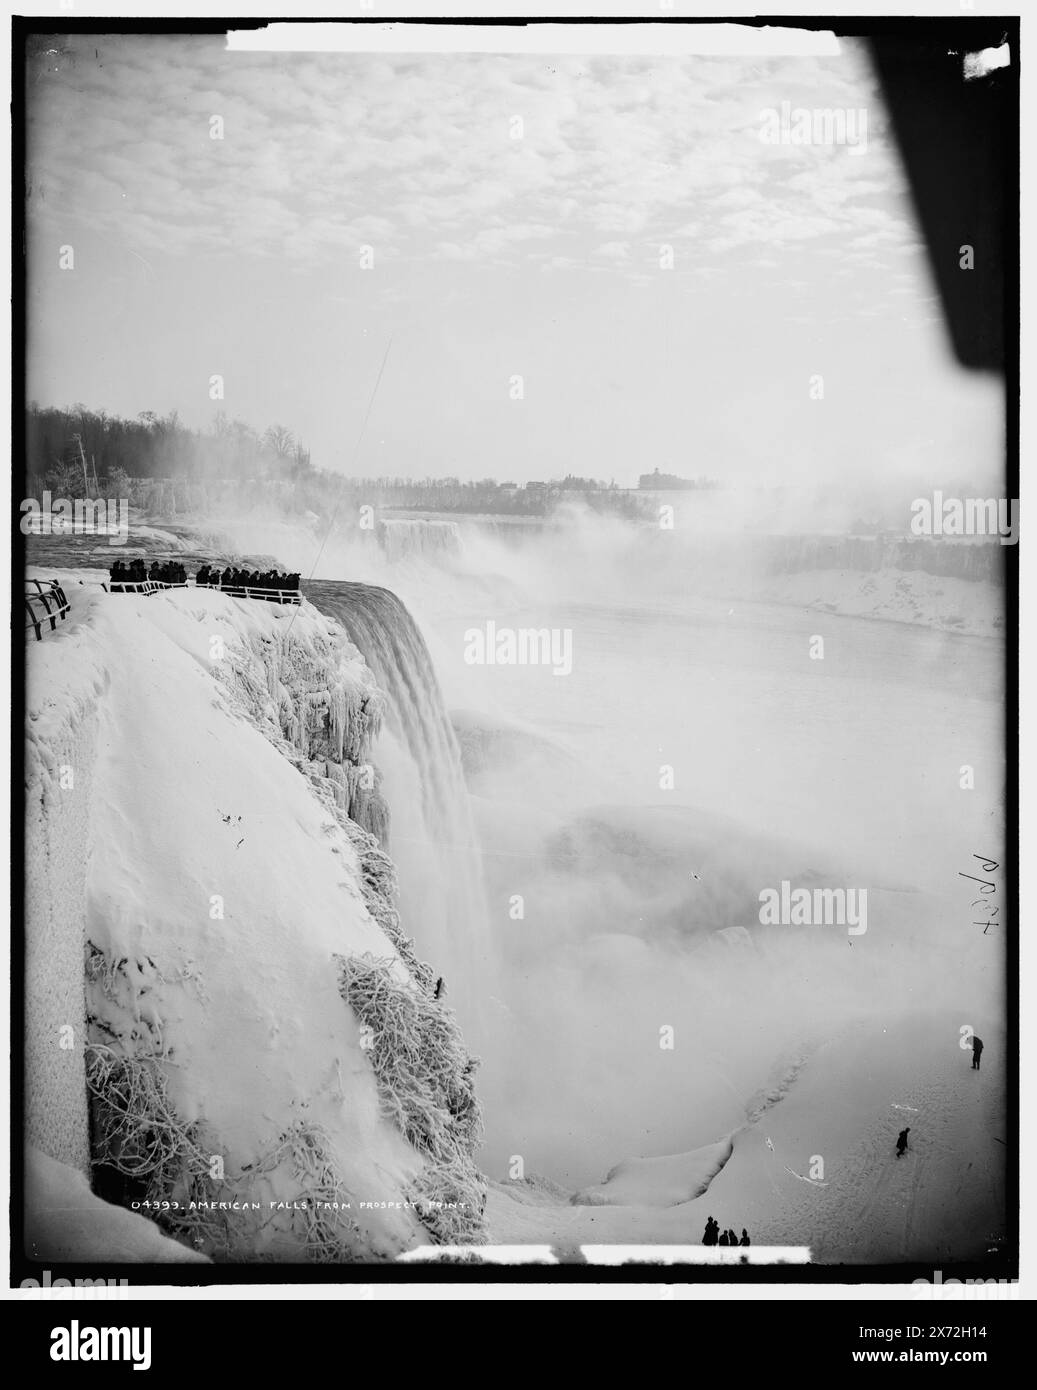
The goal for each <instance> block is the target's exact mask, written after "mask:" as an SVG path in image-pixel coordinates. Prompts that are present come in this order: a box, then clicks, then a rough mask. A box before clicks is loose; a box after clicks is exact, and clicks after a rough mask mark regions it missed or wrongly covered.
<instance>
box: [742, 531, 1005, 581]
mask: <svg viewBox="0 0 1037 1390" xmlns="http://www.w3.org/2000/svg"><path fill="white" fill-rule="evenodd" d="M751 544H752V546H753V550H754V558H756V559H757V566H758V568H760V567H762V570H763V572H764V573H770V574H794V573H796V572H798V571H800V570H809V569H822V570H823V569H849V570H879V569H892V570H901V571H907V570H925V571H927V572H928V573H929V574H938V575H945V576H948V577H952V578H957V579H967V580H971V581H973V582H975V581H977V580H982V579H985V580H989V581H990V582H991V583H993V584H1002V583H1003V582H1004V560H1005V556H1004V550H1003V547H1002V546H1001V545H1000V543H999V542H998V541H997V540H996V539H993V540H990V539H987V540H971V539H970V540H938V539H933V538H931V537H928V538H926V539H924V540H914V539H905V538H902V537H897V536H843V535H831V536H824V535H809V534H805V535H790V536H761V537H755V536H754V537H752V542H751Z"/></svg>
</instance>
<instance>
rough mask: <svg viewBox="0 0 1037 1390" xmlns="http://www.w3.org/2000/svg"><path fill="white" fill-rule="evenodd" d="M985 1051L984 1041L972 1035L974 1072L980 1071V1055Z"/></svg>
mask: <svg viewBox="0 0 1037 1390" xmlns="http://www.w3.org/2000/svg"><path fill="white" fill-rule="evenodd" d="M982 1051H983V1039H982V1038H977V1037H976V1035H975V1033H973V1035H972V1070H973V1071H979V1054H980V1053H981V1052H982Z"/></svg>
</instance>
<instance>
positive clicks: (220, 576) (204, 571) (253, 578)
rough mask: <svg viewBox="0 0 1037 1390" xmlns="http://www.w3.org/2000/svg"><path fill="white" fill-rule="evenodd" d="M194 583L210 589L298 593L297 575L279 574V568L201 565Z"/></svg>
mask: <svg viewBox="0 0 1037 1390" xmlns="http://www.w3.org/2000/svg"><path fill="white" fill-rule="evenodd" d="M194 582H195V583H196V584H198V585H199V586H203V587H206V588H210V589H282V590H287V591H288V592H290V593H298V590H299V576H298V575H297V574H281V573H280V571H279V570H264V571H263V572H262V573H260V571H259V570H239V569H232V568H231V567H230V566H229V565H228V566H227V568H226V569H225V570H223V571H222V572H221V571H220V569H219V568H218V566H216V565H213V566H209V565H203V566H202V567H201V569H200V570H199V571H198V573H197V575H196V576H195V581H194Z"/></svg>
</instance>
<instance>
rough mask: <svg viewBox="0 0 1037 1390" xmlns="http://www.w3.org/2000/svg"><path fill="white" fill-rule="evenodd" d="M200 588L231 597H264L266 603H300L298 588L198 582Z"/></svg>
mask: <svg viewBox="0 0 1037 1390" xmlns="http://www.w3.org/2000/svg"><path fill="white" fill-rule="evenodd" d="M196 587H198V588H200V589H215V590H216V591H217V592H218V593H221V594H229V595H230V596H231V598H254V599H266V601H267V602H268V603H302V594H300V592H299V590H298V589H256V588H253V587H252V585H250V584H199V585H197V586H196Z"/></svg>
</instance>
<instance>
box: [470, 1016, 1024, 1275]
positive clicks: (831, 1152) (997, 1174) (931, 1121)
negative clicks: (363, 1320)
mask: <svg viewBox="0 0 1037 1390" xmlns="http://www.w3.org/2000/svg"><path fill="white" fill-rule="evenodd" d="M967 1016H969V1014H968V1011H965V1012H962V1011H946V1010H944V1011H939V1012H929V1013H918V1014H916V1015H915V1016H913V1017H904V1016H903V1015H894V1014H890V1015H888V1016H886V1017H876V1018H872V1019H868V1020H865V1021H862V1022H857V1023H854V1024H853V1025H851V1026H848V1027H846V1028H844V1029H842V1030H841V1031H839V1032H837V1033H836V1034H835V1035H834V1036H832V1037H830V1038H829V1039H828V1041H826V1042H825V1043H824V1044H822V1045H821V1046H819V1047H817V1048H816V1050H815V1051H814V1052H813V1054H812V1055H811V1056H810V1057H809V1058H808V1059H805V1060H801V1061H800V1063H799V1064H798V1065H796V1066H795V1067H793V1068H792V1069H791V1071H790V1072H789V1073H788V1075H787V1076H786V1077H785V1079H784V1082H783V1084H781V1085H779V1086H777V1087H775V1088H774V1089H773V1090H772V1091H771V1093H770V1094H769V1095H768V1096H766V1097H764V1098H763V1100H762V1102H761V1103H760V1104H759V1105H758V1106H756V1107H755V1108H754V1110H753V1111H752V1113H751V1114H750V1116H749V1119H748V1122H747V1123H746V1124H745V1125H744V1126H743V1127H742V1128H741V1129H740V1130H739V1131H738V1133H737V1134H736V1135H735V1136H734V1138H733V1141H732V1140H724V1141H721V1142H720V1143H718V1144H714V1145H709V1146H706V1147H705V1148H702V1149H698V1150H695V1151H693V1152H692V1153H688V1154H676V1155H673V1156H671V1157H668V1158H656V1159H629V1160H627V1161H626V1162H625V1163H621V1164H619V1165H617V1167H616V1168H614V1169H613V1170H612V1171H611V1172H610V1174H609V1177H608V1179H607V1181H606V1183H605V1184H602V1185H601V1187H600V1188H598V1189H588V1191H587V1192H584V1193H580V1194H578V1195H577V1196H575V1197H573V1198H571V1199H570V1202H569V1203H568V1204H563V1202H562V1201H561V1200H560V1198H559V1195H558V1193H557V1192H556V1191H540V1190H538V1188H537V1187H536V1186H526V1185H523V1184H520V1183H492V1184H491V1185H490V1190H489V1200H488V1203H487V1225H488V1229H489V1239H490V1240H491V1241H492V1242H494V1243H502V1244H508V1243H513V1242H519V1241H522V1242H528V1243H531V1244H547V1245H550V1246H552V1247H553V1248H554V1249H555V1250H556V1252H575V1251H577V1250H579V1249H580V1247H583V1246H589V1245H595V1244H598V1245H601V1244H615V1245H641V1244H659V1245H684V1244H686V1245H700V1244H701V1241H702V1236H703V1233H704V1231H705V1225H706V1219H707V1217H709V1216H713V1217H714V1218H715V1219H716V1220H717V1221H718V1223H719V1225H720V1228H721V1229H722V1230H723V1229H725V1228H727V1227H733V1228H734V1229H735V1230H737V1231H740V1230H741V1229H742V1227H743V1226H744V1227H746V1228H747V1229H748V1231H749V1235H750V1237H751V1239H752V1243H753V1246H754V1247H757V1248H759V1247H760V1246H769V1247H772V1248H774V1247H777V1248H783V1247H795V1246H808V1247H809V1248H810V1253H811V1259H812V1260H813V1261H814V1262H816V1263H819V1264H848V1265H850V1264H896V1263H898V1262H907V1261H910V1262H918V1261H921V1262H923V1263H932V1264H934V1265H935V1266H936V1267H940V1266H946V1265H948V1264H950V1263H953V1262H955V1261H964V1260H982V1259H984V1258H986V1257H990V1256H994V1255H996V1253H997V1251H998V1250H1003V1249H1005V1248H1006V1241H1007V1231H1006V1229H1005V1215H1004V1214H1005V1182H1006V1152H1007V1151H1006V1149H1005V1147H1004V1133H1005V1129H1004V1127H1005V1123H1006V1096H1005V1088H1004V1080H1003V1075H1002V1074H1001V1073H1000V1072H999V1070H998V1069H997V1068H996V1064H995V1065H991V1066H990V1067H989V1070H981V1071H973V1070H972V1066H971V1051H970V1050H969V1049H967V1048H966V1049H964V1050H963V1049H962V1048H961V1047H960V1046H959V1041H960V1038H959V1033H958V1029H959V1027H960V1024H961V1021H962V1019H964V1018H966V1017H967ZM976 1023H977V1031H980V1029H981V1028H982V1031H983V1033H984V1034H985V1039H984V1040H985V1042H986V1051H985V1052H984V1058H985V1059H988V1060H989V1059H990V1058H991V1057H992V1056H993V1057H996V1056H997V1055H998V1053H999V1052H1000V1050H1001V1049H1002V1048H1003V1047H1004V1045H1005V1039H1004V1032H1003V1030H1002V1029H1000V1028H995V1027H990V1026H988V1025H986V1024H983V1023H982V1022H981V1020H976ZM905 1126H910V1130H911V1133H910V1136H909V1140H908V1149H907V1152H906V1153H905V1154H904V1157H903V1158H902V1159H898V1158H897V1157H896V1156H895V1148H894V1146H895V1143H896V1136H897V1134H898V1132H899V1131H900V1130H901V1129H903V1128H904V1127H905ZM724 1155H728V1157H727V1160H726V1162H725V1161H723V1157H724ZM715 1159H719V1160H720V1161H719V1162H717V1163H716V1169H715V1172H714V1173H713V1174H712V1175H710V1174H709V1167H710V1164H711V1162H712V1161H713V1160H715ZM700 1180H704V1184H705V1185H704V1187H703V1189H702V1190H701V1192H700V1193H699V1194H698V1195H695V1194H693V1193H691V1191H690V1188H691V1187H692V1185H693V1184H695V1183H696V1182H698V1181H700ZM682 1186H683V1187H684V1188H685V1196H684V1197H683V1200H682V1193H681V1188H682ZM588 1196H590V1198H591V1202H592V1204H590V1205H587V1204H585V1200H586V1198H587V1197H588ZM674 1198H675V1199H676V1202H675V1203H674V1204H673V1205H668V1204H667V1203H668V1202H669V1201H670V1200H671V1199H674ZM593 1203H596V1204H593ZM606 1203H607V1204H606Z"/></svg>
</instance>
